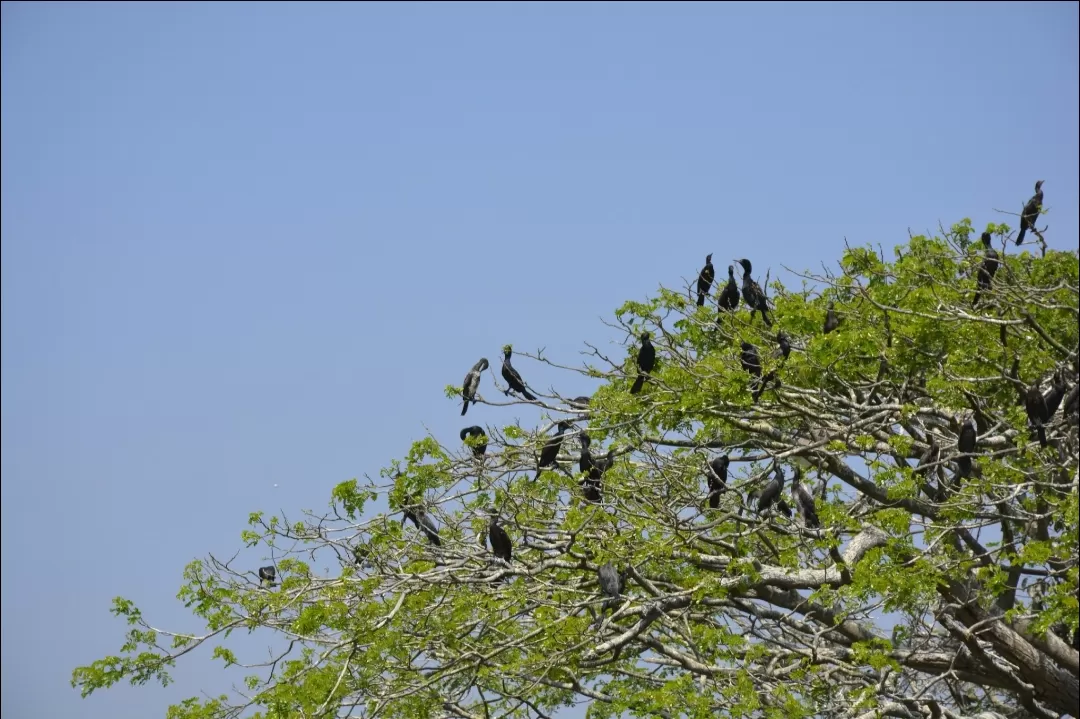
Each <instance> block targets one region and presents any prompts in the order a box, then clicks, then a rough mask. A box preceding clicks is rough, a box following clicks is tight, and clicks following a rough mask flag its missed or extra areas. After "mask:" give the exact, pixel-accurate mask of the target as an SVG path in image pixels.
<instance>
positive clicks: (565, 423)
mask: <svg viewBox="0 0 1080 719" xmlns="http://www.w3.org/2000/svg"><path fill="white" fill-rule="evenodd" d="M573 426H574V423H573V422H571V421H569V420H565V419H564V420H562V421H560V422H559V424H558V429H559V431H560V432H565V431H567V430H568V429H570V428H571V427H573Z"/></svg>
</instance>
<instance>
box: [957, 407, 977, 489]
mask: <svg viewBox="0 0 1080 719" xmlns="http://www.w3.org/2000/svg"><path fill="white" fill-rule="evenodd" d="M978 437H979V433H978V430H977V429H976V427H975V419H974V417H973V416H969V417H968V418H967V421H965V422H964V425H963V426H962V427H961V428H960V436H959V437H957V439H956V449H957V451H958V452H961V453H963V454H971V453H972V452H974V451H975V442H976V441H977V440H978ZM956 463H957V464H958V465H959V466H960V474H959V475H958V476H957V479H962V478H964V477H966V476H968V474H970V473H971V457H957V459H956Z"/></svg>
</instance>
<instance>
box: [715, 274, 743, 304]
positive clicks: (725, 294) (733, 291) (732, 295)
mask: <svg viewBox="0 0 1080 719" xmlns="http://www.w3.org/2000/svg"><path fill="white" fill-rule="evenodd" d="M718 304H719V305H720V310H721V311H724V310H727V311H728V312H734V311H735V310H736V309H738V307H739V286H738V285H737V284H735V267H734V266H732V265H728V267H727V284H726V285H724V289H723V291H722V292H721V293H720V299H719V301H718Z"/></svg>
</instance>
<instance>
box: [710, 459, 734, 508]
mask: <svg viewBox="0 0 1080 719" xmlns="http://www.w3.org/2000/svg"><path fill="white" fill-rule="evenodd" d="M729 464H731V457H730V456H729V455H726V454H722V455H720V456H719V457H713V458H712V460H710V462H709V469H708V470H707V471H706V472H705V479H706V480H707V481H708V483H709V508H710V509H716V508H718V507H719V506H720V493H721V492H723V491H724V489H726V488H727V473H728V465H729Z"/></svg>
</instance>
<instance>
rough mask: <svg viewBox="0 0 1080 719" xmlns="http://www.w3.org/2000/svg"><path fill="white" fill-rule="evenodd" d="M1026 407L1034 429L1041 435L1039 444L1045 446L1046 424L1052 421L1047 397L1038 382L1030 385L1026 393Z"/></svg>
mask: <svg viewBox="0 0 1080 719" xmlns="http://www.w3.org/2000/svg"><path fill="white" fill-rule="evenodd" d="M1024 409H1025V410H1027V416H1028V421H1030V422H1031V427H1032V429H1034V430H1035V432H1036V433H1037V434H1038V435H1039V446H1040V447H1045V446H1046V427H1045V426H1044V425H1045V424H1046V423H1047V422H1049V421H1050V412H1049V408H1048V407H1047V406H1046V398H1045V397H1043V393H1042V392H1040V391H1039V385H1038V383H1035V384H1033V385H1031V386H1030V387H1028V389H1027V394H1026V395H1024Z"/></svg>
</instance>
